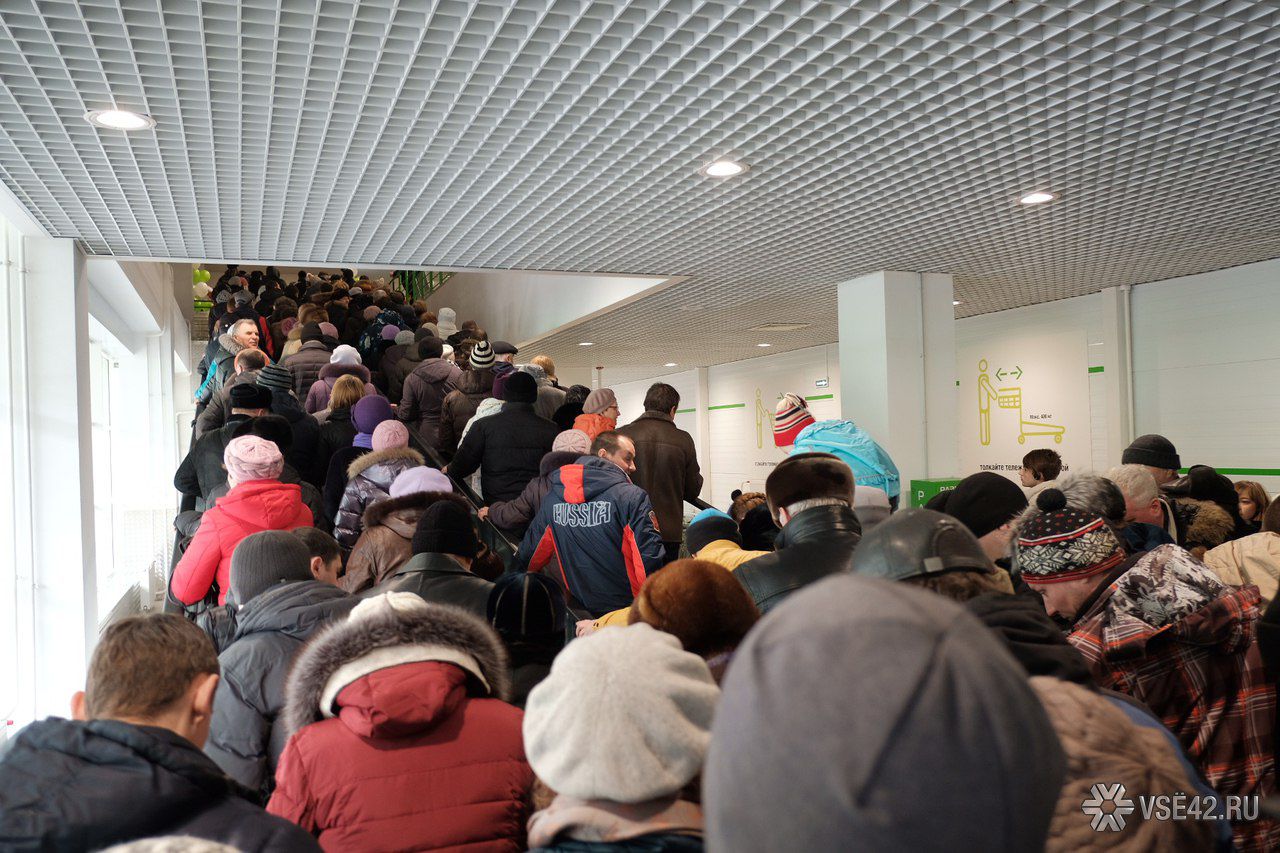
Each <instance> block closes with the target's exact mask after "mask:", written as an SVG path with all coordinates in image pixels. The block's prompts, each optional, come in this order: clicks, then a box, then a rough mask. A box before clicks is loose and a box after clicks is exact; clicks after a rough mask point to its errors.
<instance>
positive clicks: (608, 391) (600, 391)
mask: <svg viewBox="0 0 1280 853" xmlns="http://www.w3.org/2000/svg"><path fill="white" fill-rule="evenodd" d="M616 405H618V395H616V394H614V393H613V389H612V388H597V389H596V390H594V391H592V392H591V393H590V394H588V395H587V399H585V400H583V401H582V413H583V414H585V415H602V414H604V410H605V409H607V408H609V407H610V406H616Z"/></svg>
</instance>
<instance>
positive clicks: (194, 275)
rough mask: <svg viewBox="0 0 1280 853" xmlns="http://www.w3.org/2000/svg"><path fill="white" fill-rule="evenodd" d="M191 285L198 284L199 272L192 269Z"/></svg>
mask: <svg viewBox="0 0 1280 853" xmlns="http://www.w3.org/2000/svg"><path fill="white" fill-rule="evenodd" d="M191 283H192V284H199V283H200V270H198V269H194V270H192V271H191Z"/></svg>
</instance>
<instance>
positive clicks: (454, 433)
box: [436, 367, 493, 455]
mask: <svg viewBox="0 0 1280 853" xmlns="http://www.w3.org/2000/svg"><path fill="white" fill-rule="evenodd" d="M492 396H493V371H492V370H490V369H489V368H487V367H486V368H484V369H482V370H464V371H463V372H462V376H461V377H460V378H459V379H458V387H457V388H456V389H454V390H453V391H450V392H449V393H448V395H446V396H445V398H444V402H443V403H441V404H440V436H439V439H438V440H437V442H436V447H437V449H439V450H440V451H441V452H442V453H447V454H449V455H453V454H454V453H456V452H457V450H458V442H459V441H460V440H461V439H462V431H463V430H464V429H466V427H467V421H469V420H471V419H472V418H473V417H475V414H476V408H477V407H479V405H480V402H481V401H482V400H484V398H486V397H492Z"/></svg>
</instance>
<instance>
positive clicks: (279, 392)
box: [271, 388, 320, 476]
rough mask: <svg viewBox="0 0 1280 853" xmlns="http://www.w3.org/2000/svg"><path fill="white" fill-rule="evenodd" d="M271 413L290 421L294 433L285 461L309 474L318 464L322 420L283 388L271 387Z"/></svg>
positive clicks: (301, 471) (303, 473)
mask: <svg viewBox="0 0 1280 853" xmlns="http://www.w3.org/2000/svg"><path fill="white" fill-rule="evenodd" d="M271 414H273V415H279V416H280V417H282V418H284V419H285V420H286V421H288V422H289V429H290V431H292V433H293V444H291V445H290V446H289V450H288V451H286V452H285V454H284V461H285V462H287V463H288V464H290V465H292V466H293V467H294V468H296V469H297V470H298V472H299V473H300V474H302V475H304V476H305V475H307V474H309V473H310V472H311V471H312V470H313V469H314V468H315V464H316V446H317V445H318V444H319V441H320V422H319V421H317V420H316V418H315V415H308V414H307V413H306V410H304V409H303V408H302V402H301V401H300V400H298V398H297V397H295V396H294V395H293V392H291V391H286V390H284V389H283V388H272V389H271Z"/></svg>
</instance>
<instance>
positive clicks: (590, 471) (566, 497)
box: [551, 456, 631, 504]
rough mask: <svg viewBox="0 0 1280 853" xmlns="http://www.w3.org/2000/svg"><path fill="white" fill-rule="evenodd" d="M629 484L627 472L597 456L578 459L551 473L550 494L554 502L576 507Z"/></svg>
mask: <svg viewBox="0 0 1280 853" xmlns="http://www.w3.org/2000/svg"><path fill="white" fill-rule="evenodd" d="M630 483H631V478H630V477H628V476H627V472H626V471H623V470H622V469H621V468H619V467H618V466H617V465H614V464H613V463H612V462H610V461H608V460H607V459H601V458H600V457H599V456H579V457H578V459H577V461H576V462H574V463H571V464H569V465H564V466H561V467H560V469H559V470H557V471H555V472H553V473H552V474H551V494H553V495H554V496H555V499H556V500H557V501H562V502H564V503H571V504H580V503H585V502H586V501H591V500H595V499H596V498H598V497H599V496H600V495H601V494H603V493H604V492H606V491H608V490H609V489H612V488H614V487H616V486H625V485H629V484H630Z"/></svg>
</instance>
